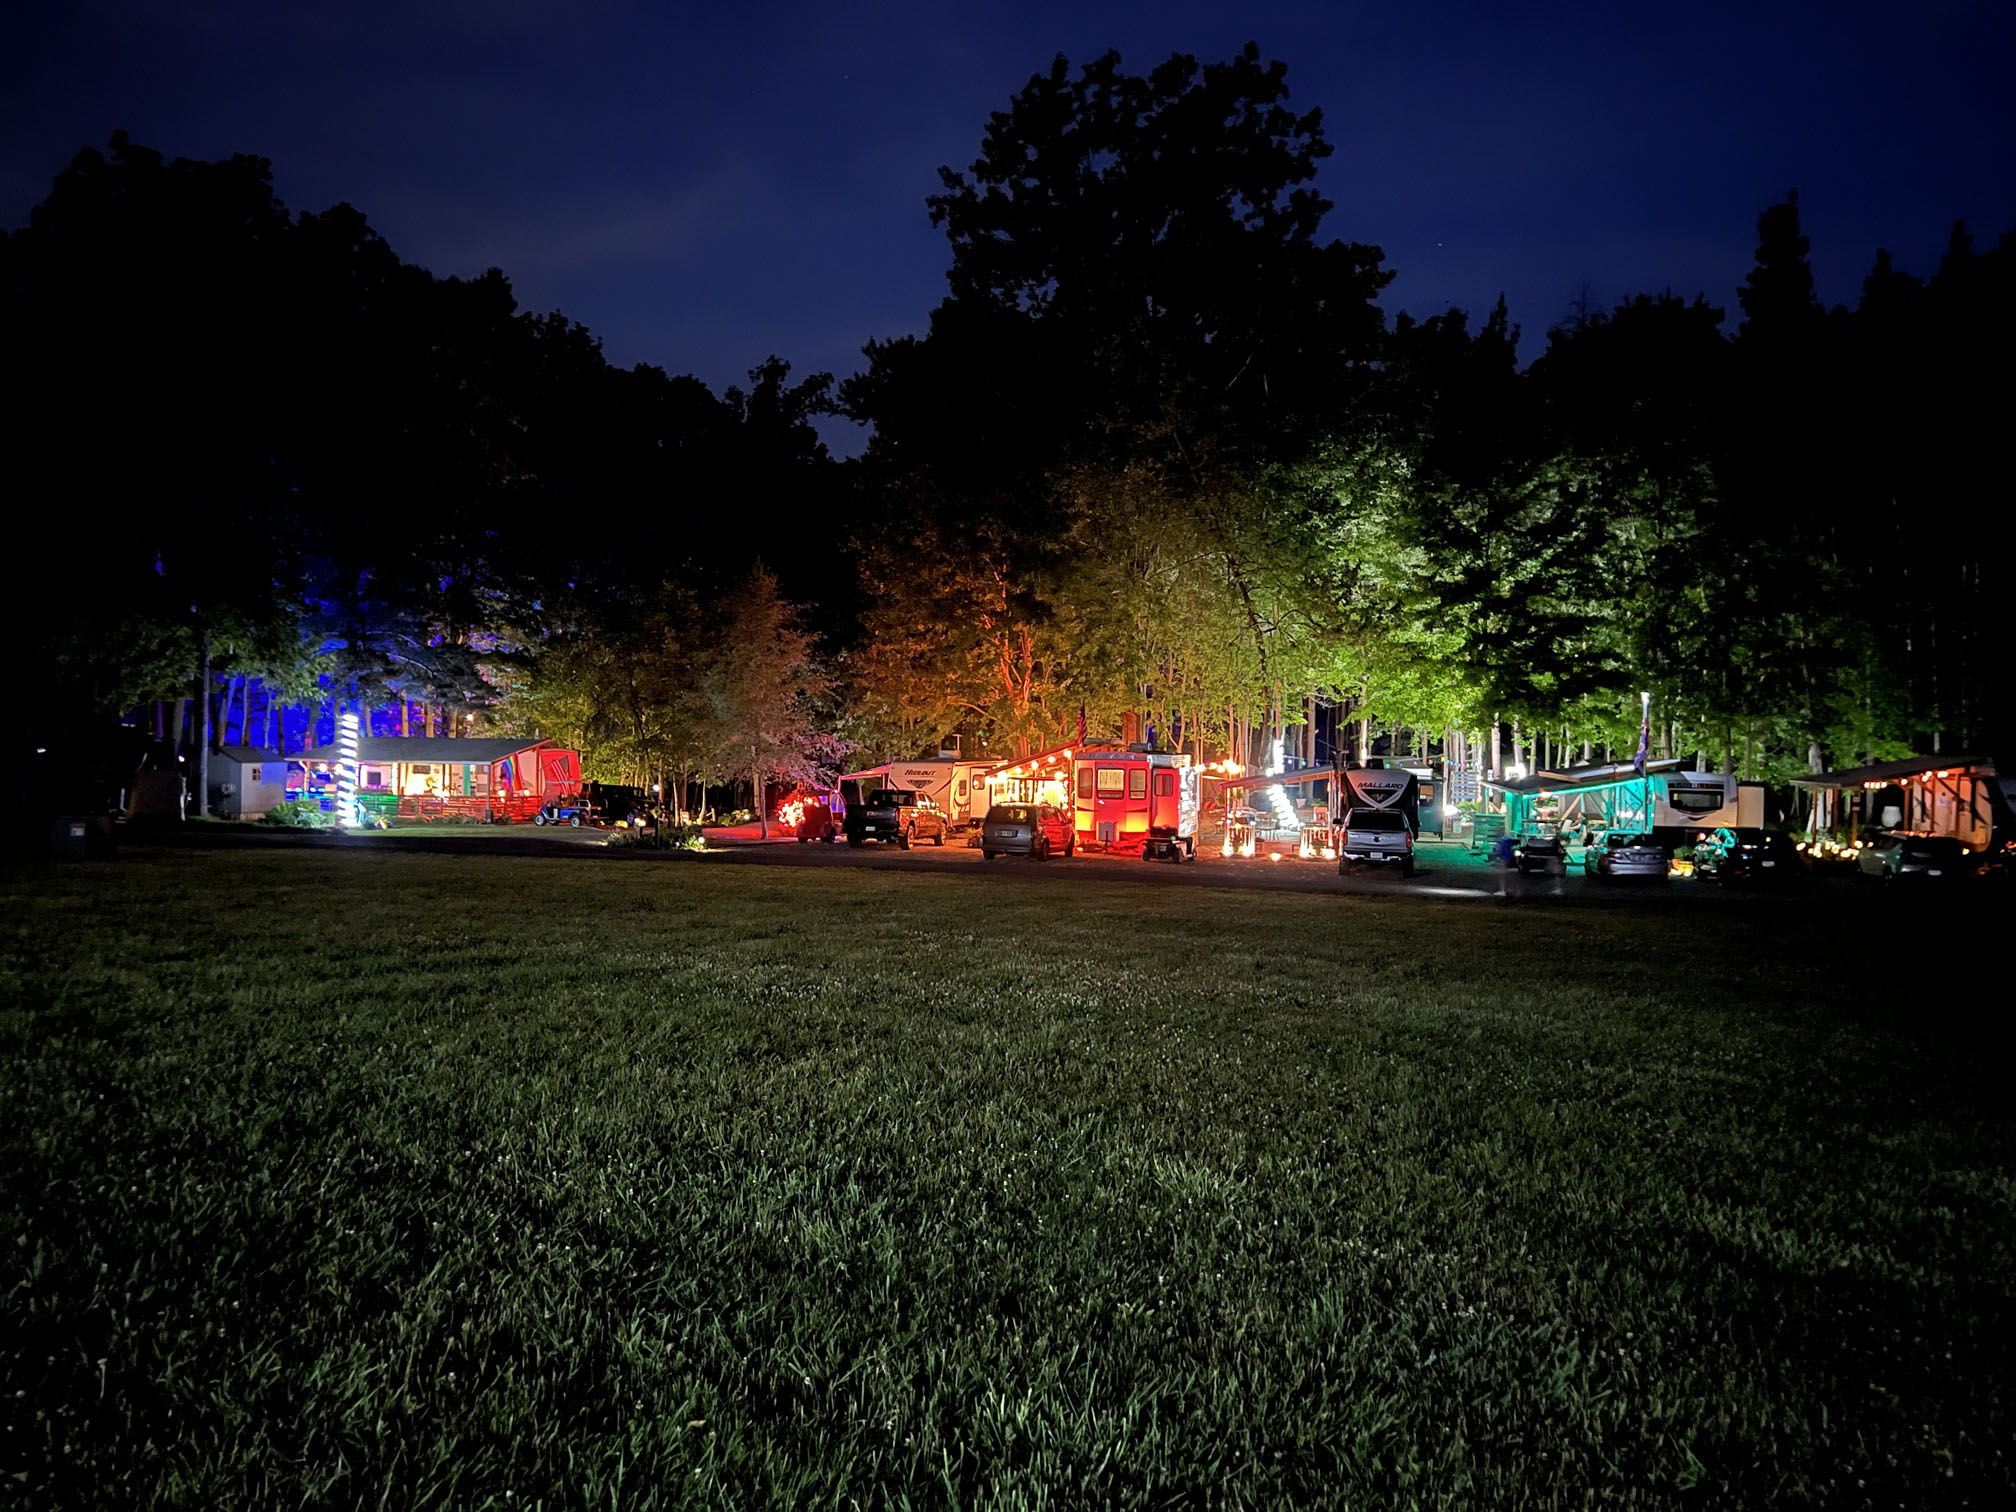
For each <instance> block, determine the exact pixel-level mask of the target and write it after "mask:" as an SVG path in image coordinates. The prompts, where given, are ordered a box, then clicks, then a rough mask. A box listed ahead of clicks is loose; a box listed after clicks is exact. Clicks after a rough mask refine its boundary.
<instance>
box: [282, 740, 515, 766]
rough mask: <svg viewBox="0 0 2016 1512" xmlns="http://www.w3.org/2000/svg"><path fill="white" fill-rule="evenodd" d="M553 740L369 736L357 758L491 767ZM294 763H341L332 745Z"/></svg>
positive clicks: (305, 753) (300, 753) (359, 747)
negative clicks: (494, 763) (493, 763)
mask: <svg viewBox="0 0 2016 1512" xmlns="http://www.w3.org/2000/svg"><path fill="white" fill-rule="evenodd" d="M551 744H553V742H552V741H551V740H526V739H523V738H522V737H520V738H516V739H511V740H450V739H449V738H448V737H447V736H445V735H435V736H431V737H430V736H426V735H367V736H364V737H362V738H361V739H359V740H358V742H357V759H358V760H359V761H369V762H374V763H375V762H394V761H408V762H411V761H419V762H427V763H433V764H437V765H446V766H489V765H490V764H491V763H492V762H497V761H502V760H504V758H505V757H507V756H516V755H517V754H518V753H519V752H520V751H536V750H539V749H540V748H541V747H544V746H550V745H551ZM288 759H289V760H291V761H330V762H334V761H341V760H342V759H343V757H342V755H341V753H340V752H339V751H338V750H337V748H336V747H335V746H333V745H326V746H316V747H315V748H314V749H313V750H311V751H298V752H296V753H295V754H294V755H293V756H291V757H289V758H288Z"/></svg>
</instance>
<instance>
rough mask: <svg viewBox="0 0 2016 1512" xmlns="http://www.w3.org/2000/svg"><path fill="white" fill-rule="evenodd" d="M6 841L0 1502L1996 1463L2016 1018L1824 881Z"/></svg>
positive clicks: (1546, 1497) (1618, 1489) (1342, 1484)
mask: <svg viewBox="0 0 2016 1512" xmlns="http://www.w3.org/2000/svg"><path fill="white" fill-rule="evenodd" d="M0 891H4V894H5V897H4V905H5V913H4V924H0V930H4V940H5V944H4V950H0V973H4V975H0V984H4V986H0V1005H4V1006H0V1045H4V1057H5V1063H4V1067H0V1069H4V1072H5V1075H4V1077H0V1182H4V1188H0V1254H4V1256H5V1257H6V1270H5V1271H4V1273H0V1278H4V1279H0V1290H4V1303H0V1401H4V1407H0V1418H4V1420H5V1421H4V1429H5V1432H4V1439H0V1442H4V1447H0V1472H4V1475H5V1476H6V1477H7V1479H5V1480H0V1487H5V1488H7V1489H6V1492H5V1494H4V1495H0V1501H7V1500H16V1499H18V1500H19V1501H21V1502H23V1503H25V1504H29V1505H52V1506H53V1505H65V1506H77V1507H97V1506H114V1505H143V1504H154V1503H160V1504H169V1505H183V1506H205V1507H210V1506H244V1505H254V1506H283V1505H284V1506H336V1507H349V1506H360V1507H388V1508H402V1507H423V1506H424V1507H457V1508H463V1507H486V1506H487V1507H500V1508H501V1507H511V1508H523V1507H536V1506H550V1507H575V1506H597V1507H612V1506H613V1507H645V1506H653V1505H680V1506H686V1505H690V1506H696V1507H714V1506H727V1507H754V1506H765V1507H768V1506H776V1507H784V1506H790V1507H799V1506H805V1507H812V1506H830V1507H841V1508H844V1507H850V1506H857V1505H858V1506H860V1507H863V1508H871V1507H882V1506H892V1505H903V1504H904V1503H906V1502H907V1503H908V1505H910V1506H913V1507H925V1506H940V1505H947V1506H949V1505H957V1506H961V1507H1021V1506H1027V1507H1054V1508H1060V1509H1069V1508H1079V1507H1095V1506H1143V1507H1148V1506H1154V1507H1161V1506H1195V1507H1217V1506H1237V1507H1248V1506H1268V1505H1277V1504H1295V1505H1313V1506H1322V1505H1351V1506H1360V1507H1378V1508H1383V1507H1401V1506H1414V1505H1420V1506H1436V1505H1451V1506H1475V1507H1485V1508H1501V1507H1502V1508H1513V1507H1529V1506H1530V1507H1548V1506H1578V1507H1580V1506H1599V1507H1606V1508H1607V1507H1632V1506H1689V1505H1698V1506H1702V1507H1726V1506H1767V1505H1768V1506H1819V1507H1830V1508H1831V1507H1847V1506H1857V1505H1864V1504H1869V1505H1880V1506H1885V1507H1893V1506H1898V1505H1903V1506H1907V1507H1917V1506H1923V1505H1927V1504H1939V1505H1961V1504H1963V1502H1969V1501H1971V1504H1972V1505H1974V1506H1977V1507H1993V1506H1998V1505H2001V1506H2006V1505H2010V1504H2011V1501H2012V1498H2016V1472H2012V1457H2016V1439H2012V1432H2016V1429H2012V1425H2016V1377H2012V1371H2011V1365H2012V1360H2016V1347H2012V1344H2016V1340H2012V1330H2011V1320H2012V1306H2011V1293H2012V1282H2016V1264H2012V1255H2011V1249H2012V1242H2016V1214H2012V1205H2016V1203H2012V1198H2016V1182H2012V1171H2016V1136H2012V1127H2011V1124H2010V1123H2009V1121H2008V1116H2007V1112H2006V1103H2005V1098H2004V1093H2005V1089H2006V1082H2005V1080H2004V1069H2005V1067H2006V1064H2007V1062H2006V1060H2004V1059H2003V1058H2002V1057H2003V1052H2004V1050H2005V1049H2006V1044H2005V1042H2004V1041H2002V1040H2001V1038H2000V1037H1999V1034H1998V1037H1997V1038H1996V1040H1995V1042H1994V1043H1993V1044H1992V1045H1991V1044H1989V1043H1987V1042H1986V1041H1982V1040H1979V1039H1978V1038H1977V1036H1978V1035H1979V1034H1981V1033H1984V1032H1985V1031H1982V1030H1979V1029H1976V1028H1971V1027H1969V1025H1968V1024H1967V1023H1966V1021H1965V1019H1964V1016H1962V1017H1959V1018H1954V1017H1947V1018H1943V1019H1942V1018H1938V1017H1937V1016H1936V1014H1935V1011H1934V1010H1933V1009H1931V1008H1930V1007H1929V1006H1928V1001H1927V999H1934V1000H1948V1001H1950V999H1951V996H1952V994H1951V993H1946V994H1939V993H1933V994H1925V995H1916V994H1911V993H1901V994H1900V993H1899V992H1898V991H1897V978H1896V977H1895V976H1893V975H1892V974H1890V973H1888V972H1886V971H1884V970H1881V969H1876V968H1880V967H1881V966H1882V965H1883V964H1884V963H1886V962H1893V961H1895V960H1896V959H1897V957H1898V954H1900V953H1901V951H1900V952H1896V953H1893V952H1891V951H1889V950H1888V949H1886V948H1879V947H1880V942H1878V941H1875V940H1872V939H1869V938H1866V937H1865V936H1866V933H1867V930H1868V925H1869V920H1870V919H1871V918H1872V917H1875V916H1874V915H1871V914H1868V913H1867V912H1866V911H1858V912H1856V913H1854V914H1853V916H1852V917H1844V918H1842V919H1840V920H1838V921H1835V920H1832V919H1831V917H1830V915H1829V914H1828V913H1827V912H1826V911H1825V910H1824V909H1797V908H1793V909H1786V908H1769V907H1766V908H1757V909H1754V910H1746V909H1741V908H1732V909H1717V910H1705V911H1704V910H1691V911H1688V912H1687V913H1686V914H1684V916H1683V915H1681V914H1676V913H1675V912H1674V911H1672V910H1670V909H1664V908H1661V907H1660V906H1658V904H1657V903H1656V902H1648V903H1647V904H1646V905H1645V906H1643V907H1625V908H1604V909H1584V910H1565V909H1533V908H1499V907H1494V906H1493V905H1491V904H1489V903H1485V902H1452V903H1435V902H1428V901H1423V900H1419V899H1392V900H1387V899H1370V898H1340V897H1320V896H1299V895H1267V894H1239V893H1221V892H1207V891H1198V890H1193V889H1188V888H1185V889H1180V890H1178V889H1172V890H1169V891H1166V892H1158V891H1157V890H1156V889H1154V888H1153V887H1152V886H1141V885H1134V884H1103V883H1091V882H1088V881H1087V880H1085V879H1082V878H1080V879H1072V878H1069V877H1042V878H1040V879H1039V878H1037V877H1034V876H1031V875H1028V874H1027V869H1024V871H1023V872H1021V873H1018V874H1016V875H1015V876H1013V877H1010V876H1008V875H1007V874H1005V873H1004V874H1002V875H1001V876H999V877H996V876H992V875H990V876H977V877H965V876H947V877H933V876H916V875H889V874H871V873H863V872H854V871H840V870H821V871H792V870H777V869H769V868H764V869H755V868H734V867H724V866H720V865H717V864H715V863H711V862H708V861H706V860H656V861H643V860H635V859H630V860H624V859H618V858H615V857H611V856H575V857H565V858H556V859H553V860H530V859H518V858H509V857H481V856H452V855H451V856H438V855H415V854H375V855H374V854H370V853H360V852H329V851H314V850H273V851H252V852H246V853H239V854H227V853H205V852H201V851H167V852H159V853H154V854H142V855H129V856H128V857H126V858H125V859H122V860H121V861H119V862H117V863H115V864H111V865H102V866H74V867H69V868H63V869H55V868H36V869H33V870H23V871H16V872H13V873H11V874H9V875H8V876H7V878H6V879H5V885H4V888H0ZM1917 917H1918V924H1919V925H1920V926H1922V929H1921V931H1920V932H1921V933H1922V935H1923V936H1924V937H1925V938H1927V939H1930V938H1932V937H1934V936H1936V934H1937V933H1938V931H1937V929H1936V928H1935V927H1934V926H1935V925H1936V924H1937V923H1938V919H1937V917H1936V916H1935V915H1931V914H1926V913H1922V912H1921V913H1920V914H1919V915H1918V916H1917ZM1975 930H1976V933H1975V938H1976V940H1977V943H1978V948H1980V949H1984V950H1990V951H1992V950H1995V949H1997V948H1999V947H1998V946H1996V945H1994V944H1993V943H1991V942H1989V941H1982V940H1980V939H1979V934H1978V923H1977V925H1976V926H1975ZM1993 1006H1994V1008H1995V1011H1996V1013H1997V1015H1999V1014H2000V1013H2002V1012H2004V1011H2006V1005H2005V1004H2001V1003H1997V1004H1995V1005H1993Z"/></svg>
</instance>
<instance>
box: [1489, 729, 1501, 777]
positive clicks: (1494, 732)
mask: <svg viewBox="0 0 2016 1512" xmlns="http://www.w3.org/2000/svg"><path fill="white" fill-rule="evenodd" d="M1499 770H1500V768H1499V765H1498V716H1497V715H1496V714H1493V715H1492V716H1491V775H1492V776H1493V777H1494V778H1495V777H1496V776H1497V775H1498V773H1499Z"/></svg>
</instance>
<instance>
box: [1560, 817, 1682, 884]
mask: <svg viewBox="0 0 2016 1512" xmlns="http://www.w3.org/2000/svg"><path fill="white" fill-rule="evenodd" d="M1668 860H1669V858H1668V857H1667V855H1666V847H1665V846H1663V845H1661V844H1660V843H1659V842H1658V841H1657V840H1655V839H1653V838H1652V836H1650V835H1645V834H1633V833H1632V832H1630V831H1628V830H1611V831H1610V832H1609V833H1607V834H1605V835H1604V836H1603V837H1602V838H1601V839H1600V840H1592V841H1590V843H1589V846H1588V848H1587V849H1586V850H1584V851H1583V852H1582V870H1583V871H1585V872H1587V873H1588V874H1589V875H1590V876H1592V877H1594V878H1596V879H1597V880H1598V881H1599V882H1609V881H1614V880H1617V879H1619V878H1623V877H1659V878H1662V879H1663V878H1665V877H1667V876H1670V875H1671V873H1672V868H1671V866H1670V865H1669V864H1668Z"/></svg>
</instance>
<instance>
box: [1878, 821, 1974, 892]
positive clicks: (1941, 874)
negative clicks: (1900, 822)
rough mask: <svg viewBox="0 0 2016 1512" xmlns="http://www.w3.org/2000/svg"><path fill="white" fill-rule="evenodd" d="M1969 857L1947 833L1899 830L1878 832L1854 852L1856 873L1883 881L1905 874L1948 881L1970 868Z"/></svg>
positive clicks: (1963, 847) (1903, 876) (1904, 875)
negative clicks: (1912, 832)
mask: <svg viewBox="0 0 2016 1512" xmlns="http://www.w3.org/2000/svg"><path fill="white" fill-rule="evenodd" d="M1970 861H1971V858H1970V857H1969V856H1968V854H1967V848H1966V847H1965V846H1963V845H1962V844H1961V843H1960V842H1959V841H1958V840H1955V839H1954V838H1953V837H1952V836H1951V835H1913V834H1910V833H1908V832H1901V831H1900V832H1893V833H1891V834H1887V835H1878V836H1877V837H1876V838H1875V839H1874V840H1873V841H1871V842H1870V843H1869V844H1867V845H1865V846H1863V847H1862V849H1861V850H1860V851H1858V852H1857V853H1856V856H1855V866H1856V870H1857V871H1858V872H1859V874H1860V875H1862V876H1865V877H1878V878H1881V879H1882V880H1883V881H1885V882H1896V881H1899V880H1901V879H1902V878H1905V877H1938V878H1942V879H1945V880H1947V881H1951V880H1952V879H1954V878H1956V877H1964V876H1966V875H1967V873H1968V872H1970V871H1971V870H1973V867H1972V866H1971V865H1970Z"/></svg>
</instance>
